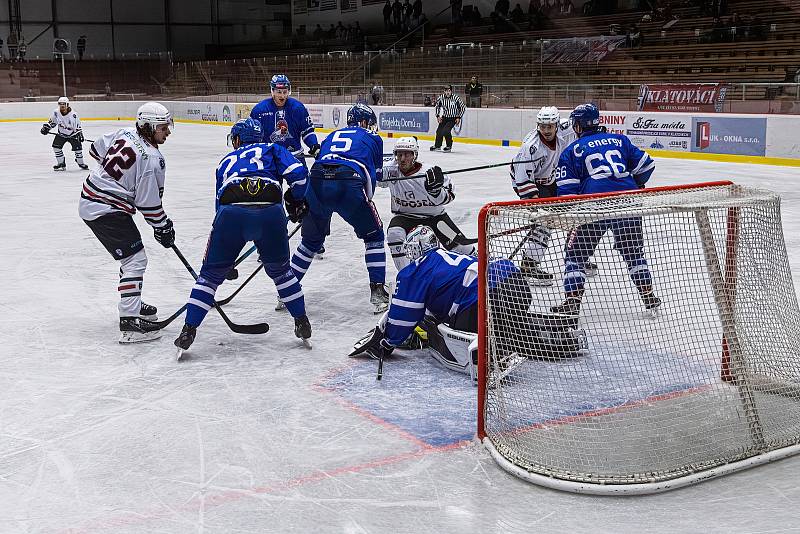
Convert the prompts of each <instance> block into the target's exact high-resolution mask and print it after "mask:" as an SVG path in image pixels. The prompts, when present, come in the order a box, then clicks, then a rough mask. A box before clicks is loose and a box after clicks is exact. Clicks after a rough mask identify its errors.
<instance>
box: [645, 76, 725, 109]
mask: <svg viewBox="0 0 800 534" xmlns="http://www.w3.org/2000/svg"><path fill="white" fill-rule="evenodd" d="M727 90H728V89H727V87H726V86H725V84H721V83H662V84H642V85H641V86H640V87H639V98H638V100H637V109H638V110H639V111H673V112H698V111H699V112H701V113H720V112H722V105H723V104H724V103H725V93H726V92H727Z"/></svg>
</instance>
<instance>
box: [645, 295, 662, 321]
mask: <svg viewBox="0 0 800 534" xmlns="http://www.w3.org/2000/svg"><path fill="white" fill-rule="evenodd" d="M640 296H641V297H642V303H643V304H644V307H645V309H646V310H647V311H648V312H650V315H652V316H653V317H658V315H659V314H660V313H661V299H660V298H658V297H657V296H655V294H654V293H653V291H652V290H651V291H649V292H647V293H644V292H642V293H641V295H640Z"/></svg>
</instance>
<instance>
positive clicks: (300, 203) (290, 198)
mask: <svg viewBox="0 0 800 534" xmlns="http://www.w3.org/2000/svg"><path fill="white" fill-rule="evenodd" d="M283 202H284V204H285V205H286V213H287V215H288V216H289V220H290V221H292V222H293V223H297V222H300V221H301V220H303V217H305V216H306V214H307V213H308V202H306V200H305V199H304V198H301V199H300V200H297V199H296V198H294V195H293V194H292V190H291V189H287V190H286V193H284V194H283Z"/></svg>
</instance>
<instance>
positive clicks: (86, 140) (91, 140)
mask: <svg viewBox="0 0 800 534" xmlns="http://www.w3.org/2000/svg"><path fill="white" fill-rule="evenodd" d="M47 135H58V132H47ZM72 135H75V134H72ZM72 135H70V136H66V135H65V136H63V137H66V138H67V139H70V138H71V137H72ZM83 142H84V143H94V140H93V139H86V138H85V137H84V138H83Z"/></svg>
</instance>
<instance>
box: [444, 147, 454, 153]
mask: <svg viewBox="0 0 800 534" xmlns="http://www.w3.org/2000/svg"><path fill="white" fill-rule="evenodd" d="M451 150H453V148H452V147H449V146H446V147H444V148H443V149H442V152H450V151H451Z"/></svg>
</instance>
